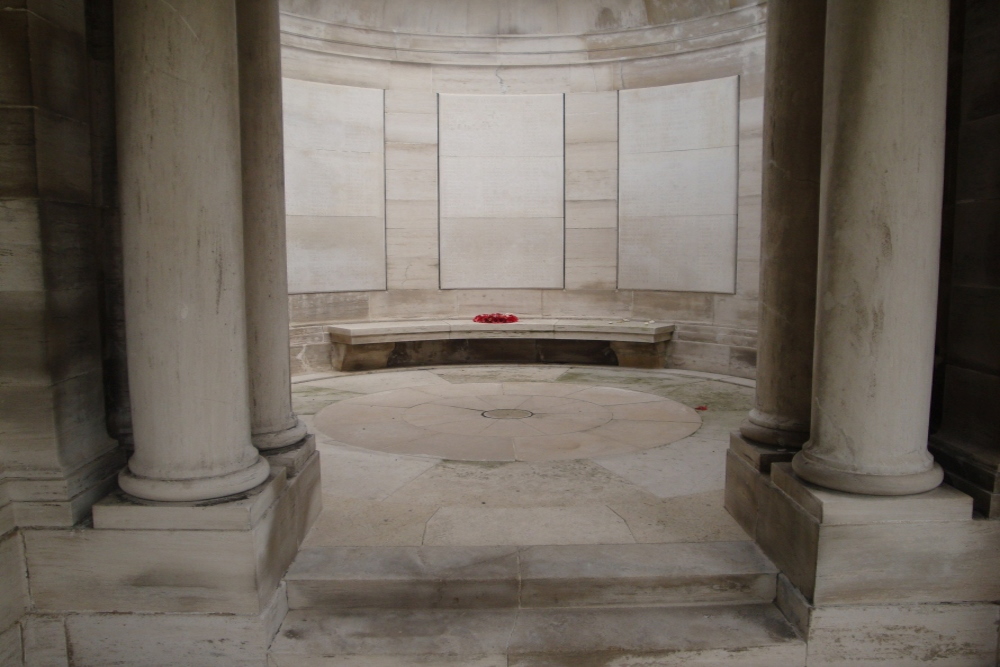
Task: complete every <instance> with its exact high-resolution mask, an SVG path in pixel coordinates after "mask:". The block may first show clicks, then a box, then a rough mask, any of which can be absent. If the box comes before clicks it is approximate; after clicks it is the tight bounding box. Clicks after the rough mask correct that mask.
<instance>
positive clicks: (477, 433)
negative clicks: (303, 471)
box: [314, 382, 701, 461]
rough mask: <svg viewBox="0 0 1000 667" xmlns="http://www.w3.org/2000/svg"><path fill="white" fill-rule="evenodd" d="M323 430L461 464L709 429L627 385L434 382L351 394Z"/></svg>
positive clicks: (642, 443)
mask: <svg viewBox="0 0 1000 667" xmlns="http://www.w3.org/2000/svg"><path fill="white" fill-rule="evenodd" d="M314 425H315V428H316V430H318V431H320V432H321V433H323V434H324V435H326V436H329V437H330V438H333V439H334V440H337V441H339V442H342V443H344V444H347V445H352V446H354V447H361V448H364V449H374V450H376V451H380V452H390V453H393V454H406V455H423V456H433V457H436V458H444V459H455V460H460V461H515V460H516V461H554V460H560V459H580V458H593V457H597V456H612V455H615V454H626V453H630V452H636V451H641V450H644V449H650V448H652V447H659V446H661V445H666V444H669V443H671V442H675V441H677V440H680V439H681V438H686V437H687V436H689V435H691V434H692V433H694V432H695V431H697V430H698V428H699V427H700V426H701V417H700V416H699V415H698V413H697V412H695V411H694V410H692V409H691V408H689V407H687V406H686V405H682V404H680V403H678V402H676V401H671V400H669V399H666V398H663V397H661V396H656V395H654V394H646V393H643V392H639V391H631V390H628V389H618V388H615V387H599V386H592V385H581V384H564V383H558V382H557V383H549V382H503V383H499V382H497V383H469V384H447V385H441V384H433V385H425V386H420V387H408V388H405V389H393V390H391V391H383V392H379V393H376V394H369V395H367V396H359V397H356V398H350V399H347V400H344V401H340V402H339V403H334V404H333V405H330V406H328V407H327V408H325V409H323V410H321V411H320V412H319V413H318V414H317V415H316V418H315V421H314Z"/></svg>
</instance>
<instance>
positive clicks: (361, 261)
mask: <svg viewBox="0 0 1000 667" xmlns="http://www.w3.org/2000/svg"><path fill="white" fill-rule="evenodd" d="M383 96H384V92H383V91H382V90H377V89H373V88H354V87H350V86H338V85H332V84H325V83H316V82H312V81H299V80H295V79H285V80H284V119H285V183H286V185H285V190H286V224H287V242H288V289H289V292H291V293H293V294H294V293H307V292H342V291H354V290H383V289H385V288H386V254H385V130H384V128H385V120H384V108H385V107H384V101H383Z"/></svg>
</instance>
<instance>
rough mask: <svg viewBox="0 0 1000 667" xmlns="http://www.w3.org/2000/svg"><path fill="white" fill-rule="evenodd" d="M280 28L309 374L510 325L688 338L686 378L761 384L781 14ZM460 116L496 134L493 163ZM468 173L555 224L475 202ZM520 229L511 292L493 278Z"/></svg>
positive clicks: (640, 12) (559, 11) (344, 15)
mask: <svg viewBox="0 0 1000 667" xmlns="http://www.w3.org/2000/svg"><path fill="white" fill-rule="evenodd" d="M282 8H283V14H282V44H283V73H284V76H285V118H286V120H285V123H286V182H287V188H288V240H289V252H290V262H289V279H290V290H291V291H292V292H293V294H292V295H291V297H290V303H291V319H292V322H293V339H294V341H293V348H294V349H293V354H294V355H295V356H298V359H297V360H296V362H295V364H296V369H297V370H299V371H303V370H309V369H319V368H322V365H323V359H324V351H323V346H324V345H325V344H326V343H325V341H324V340H323V334H322V328H321V327H320V326H319V325H320V324H321V323H324V322H332V321H337V320H341V321H345V320H369V319H370V320H378V319H411V318H412V319H419V318H440V317H466V316H472V315H475V314H476V313H479V312H486V311H491V312H492V311H497V310H502V311H511V312H515V313H518V314H519V315H522V316H553V317H556V316H558V317H573V316H578V317H608V318H614V319H662V320H672V321H675V322H678V323H681V324H682V325H683V326H681V327H679V329H678V333H677V336H676V340H675V342H674V343H672V345H671V348H672V351H671V363H672V364H673V365H675V366H677V367H685V368H692V369H697V370H707V371H716V372H732V373H736V374H738V375H744V376H746V375H750V374H752V372H753V370H752V369H753V346H754V331H753V330H754V329H755V327H756V317H757V289H758V264H759V227H760V202H761V199H760V173H761V169H760V155H761V134H762V131H761V130H762V128H761V122H762V115H763V59H764V19H765V13H766V4H765V3H764V2H762V1H759V0H758V1H755V2H747V1H744V2H739V1H737V0H733V1H731V2H729V1H721V0H705V1H699V2H676V1H673V0H672V1H671V2H666V1H665V0H661V1H646V2H640V1H638V0H593V1H590V0H584V1H579V0H572V1H571V0H532V1H528V0H494V1H491V2H481V1H475V0H468V1H465V2H462V1H455V0H452V1H449V2H445V1H444V0H418V1H414V0H372V1H369V0H351V1H349V2H325V1H320V0H286V1H285V2H283V4H282ZM727 91H728V92H727ZM500 96H505V98H500ZM516 96H523V97H522V98H520V99H517V100H512V99H510V98H514V97H516ZM529 97H531V98H533V99H534V100H535V102H533V103H530V104H529V103H528V98H529ZM498 98H500V99H498ZM502 99H507V102H502ZM644 105H645V106H644ZM657 105H659V106H657ZM465 109H478V110H479V111H478V112H476V114H478V116H476V117H477V118H479V120H481V119H482V118H483V117H484V114H485V115H489V116H490V117H491V118H493V117H495V122H493V123H492V125H489V127H483V126H482V123H479V126H477V129H476V132H478V133H479V134H477V135H476V136H485V135H483V134H482V133H483V132H486V133H487V134H489V132H493V133H494V135H492V136H493V138H494V140H493V141H492V142H489V141H487V142H485V143H487V144H489V146H492V148H490V149H489V150H486V149H481V146H480V145H479V144H477V142H476V141H475V140H473V141H466V142H464V143H463V141H462V137H463V136H464V135H463V133H462V128H463V127H468V126H469V123H470V122H472V121H473V120H474V119H473V117H472V116H466V115H463V114H464V113H465V111H463V110H465ZM502 109H507V111H503V110H502ZM533 109H534V110H533ZM484 110H485V111H484ZM494 110H496V113H494ZM644 119H647V121H648V122H646V124H644ZM476 122H479V121H476ZM542 126H544V127H542ZM730 126H731V129H730ZM517 128H520V130H519V129H517ZM525 128H534V129H533V130H532V138H531V140H530V141H524V140H520V141H519V140H518V138H521V139H523V138H524V136H523V135H524V132H525ZM539 128H540V129H539ZM663 128H667V130H664V129H663ZM671 128H672V129H671ZM536 130H537V133H536ZM505 132H506V133H507V134H504V133H505ZM511 133H513V134H511ZM657 133H659V134H657ZM536 134H537V136H535V135H536ZM557 135H561V136H557ZM654 135H655V136H654ZM647 139H648V141H647ZM552 146H557V147H560V148H561V155H556V153H558V152H559V151H555V152H553V150H552ZM484 150H485V154H482V155H479V154H478V153H480V152H483V151H484ZM490 151H492V152H490ZM650 152H658V156H653V157H654V158H655V159H654V160H653V162H650V160H649V158H650V155H649V153H650ZM534 153H538V155H535V154H534ZM546 160H548V162H546ZM553 160H557V161H559V162H561V167H556V168H550V167H545V168H541V167H540V166H539V165H542V164H549V163H551V162H552V161H553ZM497 165H507V167H506V172H504V171H503V169H501V170H500V172H497V171H496V170H497V169H498V167H497ZM647 165H653V166H647ZM483 169H485V170H486V171H485V172H483V171H482V170H483ZM491 169H492V170H493V171H490V170H491ZM538 169H541V171H538ZM476 170H479V171H476ZM463 173H475V174H483V173H485V174H486V175H487V176H488V178H487V176H479V177H476V178H478V179H479V182H487V183H490V184H492V185H496V187H495V188H493V189H494V191H493V192H491V193H486V194H482V193H480V194H479V195H476V197H472V196H471V195H470V198H472V199H477V201H480V200H482V201H494V202H496V201H509V200H510V198H512V197H513V198H519V200H524V201H525V202H527V201H528V200H530V201H531V202H535V201H536V200H537V205H533V204H532V205H529V204H528V203H525V204H524V205H520V204H519V205H518V206H508V205H502V204H496V203H495V204H493V205H487V206H485V208H484V207H483V206H480V205H478V204H477V205H473V203H470V202H468V201H464V199H465V198H466V197H465V195H464V194H463V193H465V192H467V191H468V190H469V188H470V187H471V186H470V185H469V183H467V182H464V181H462V180H461V176H462V174H463ZM498 174H499V175H498ZM504 174H506V175H504ZM519 174H520V175H522V176H519ZM524 174H529V175H530V176H523V175H524ZM476 178H473V179H472V181H470V182H474V181H475V180H476ZM518 178H521V179H522V181H523V182H521V183H520V184H519V183H518V182H517V179H518ZM685 179H687V180H685ZM525 183H530V184H531V185H532V188H529V189H531V191H532V193H534V194H532V196H530V197H529V196H527V195H525V194H524V193H525V192H526V190H525V187H526V185H525ZM671 188H673V194H671ZM536 190H537V192H536ZM553 193H556V194H558V199H557V200H556V201H555V202H553V201H552V199H551V196H552V195H553ZM345 194H346V196H345ZM491 197H492V199H491ZM545 202H548V203H545ZM555 204H558V205H559V206H561V211H560V210H558V208H555V209H554V208H553V206H554V205H555ZM476 230H481V231H476ZM498 230H507V231H503V232H500V231H498ZM504 233H506V238H508V239H512V240H513V241H518V242H519V243H520V246H517V245H516V244H515V246H513V247H514V250H512V251H511V252H509V253H508V255H507V256H503V253H502V252H499V251H497V252H499V254H498V255H497V256H503V259H502V261H503V262H510V264H509V268H508V269H507V270H506V274H505V275H506V276H507V277H509V278H510V279H505V280H504V281H499V282H498V281H496V279H493V278H490V279H487V278H486V277H484V275H483V274H484V273H486V272H477V271H476V267H477V266H483V265H484V264H483V263H484V262H485V261H486V259H485V258H488V257H490V256H493V254H491V253H494V251H495V250H496V249H498V248H499V245H498V244H502V243H503V241H502V240H498V238H501V237H503V234H504ZM498 234H500V237H498ZM513 241H512V242H513ZM477 253H478V254H477ZM671 253H672V254H671ZM525 258H527V259H525ZM519 259H520V260H521V264H519V263H518V261H519ZM498 261H499V260H498ZM529 265H530V266H544V267H545V270H544V271H541V272H534V271H529V270H527V269H528V267H529ZM504 266H507V264H504ZM489 280H494V281H495V282H493V283H490V282H489ZM484 281H486V282H484ZM501 282H502V284H501ZM442 286H443V287H445V289H442Z"/></svg>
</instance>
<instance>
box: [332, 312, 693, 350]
mask: <svg viewBox="0 0 1000 667" xmlns="http://www.w3.org/2000/svg"><path fill="white" fill-rule="evenodd" d="M674 328H675V327H674V325H673V324H672V323H668V322H652V321H650V322H646V321H634V320H615V319H606V320H604V319H601V320H598V319H541V318H539V319H534V318H532V319H523V320H520V321H518V322H513V323H511V324H480V323H476V322H472V321H470V320H458V319H448V320H387V321H381V322H338V323H337V324H332V325H329V326H328V327H327V331H328V332H329V334H330V341H331V342H333V343H343V344H345V345H358V344H371V343H396V342H401V341H405V342H409V341H418V340H465V339H477V338H552V339H563V340H606V341H620V342H626V343H660V342H663V341H668V340H670V338H671V337H672V335H673V332H674Z"/></svg>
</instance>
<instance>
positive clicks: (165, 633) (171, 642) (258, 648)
mask: <svg viewBox="0 0 1000 667" xmlns="http://www.w3.org/2000/svg"><path fill="white" fill-rule="evenodd" d="M287 610H288V606H287V602H286V600H285V591H284V589H283V588H280V589H278V590H277V591H276V592H275V593H274V594H273V595H272V596H271V599H270V600H269V602H268V604H267V606H266V607H265V608H264V609H263V610H262V611H261V612H260V613H259V614H252V615H233V614H72V615H70V616H68V617H67V619H66V636H67V638H68V640H69V642H70V643H71V644H72V647H73V654H72V655H73V665H79V666H80V667H106V666H107V665H117V664H128V665H136V666H137V667H138V666H142V667H154V666H156V665H164V664H169V665H192V666H193V667H215V666H216V665H220V664H225V665H227V666H228V665H233V667H262V665H264V664H265V660H266V657H265V656H266V653H267V648H268V646H269V644H270V642H271V638H272V637H273V636H274V633H275V631H276V630H277V628H278V626H279V625H280V623H281V621H282V619H283V618H284V617H285V615H286V612H287Z"/></svg>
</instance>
